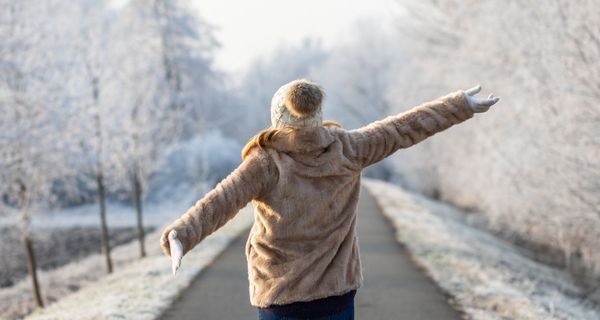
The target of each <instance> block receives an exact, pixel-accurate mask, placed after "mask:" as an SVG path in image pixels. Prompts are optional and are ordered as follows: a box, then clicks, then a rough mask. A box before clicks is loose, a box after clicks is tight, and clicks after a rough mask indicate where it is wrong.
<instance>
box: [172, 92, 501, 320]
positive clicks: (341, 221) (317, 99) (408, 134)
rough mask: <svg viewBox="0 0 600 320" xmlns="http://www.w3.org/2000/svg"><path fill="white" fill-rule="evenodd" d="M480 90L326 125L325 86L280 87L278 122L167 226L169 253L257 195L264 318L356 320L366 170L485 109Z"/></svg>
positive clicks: (249, 252) (252, 274) (251, 260)
mask: <svg viewBox="0 0 600 320" xmlns="http://www.w3.org/2000/svg"><path fill="white" fill-rule="evenodd" d="M480 90H481V87H480V86H477V87H475V88H472V89H470V90H467V91H466V92H463V91H457V92H454V93H451V94H449V95H447V96H445V97H442V98H439V99H436V100H434V101H431V102H429V103H425V104H423V105H421V106H418V107H415V108H413V109H411V110H409V111H408V112H405V113H402V114H399V115H396V116H391V117H388V118H386V119H383V120H381V121H377V122H374V123H371V124H370V125H368V126H365V127H363V128H360V129H357V130H350V131H347V130H344V129H342V128H341V127H340V126H339V125H337V124H336V123H333V122H323V121H322V113H321V102H322V100H323V96H324V94H323V91H322V90H321V88H320V87H319V86H318V85H317V84H315V83H313V82H310V81H307V80H295V81H292V82H290V83H288V84H286V85H284V86H282V87H281V88H280V89H279V90H278V91H277V92H276V93H275V96H274V97H273V100H272V103H271V122H272V127H271V128H269V129H266V130H264V131H262V132H260V133H259V134H258V135H256V136H255V137H254V138H253V139H252V140H250V142H249V143H248V144H247V145H246V147H245V148H244V150H243V152H242V158H243V159H244V161H243V162H242V164H241V165H240V166H239V167H238V168H237V169H236V170H235V171H233V173H231V174H230V175H229V176H228V177H227V178H225V179H224V180H223V181H222V182H221V183H219V184H218V185H217V186H216V187H215V189H213V190H212V191H210V192H209V193H208V194H206V196H205V197H204V198H202V199H201V200H199V201H198V202H197V203H196V204H195V205H194V206H193V207H192V208H190V209H189V210H188V211H187V212H186V213H185V214H183V215H182V216H181V218H179V219H178V220H176V221H175V222H174V223H173V224H172V225H170V226H169V227H167V228H166V229H165V230H164V233H163V236H162V238H161V246H162V247H163V250H164V251H165V254H167V255H170V254H171V253H170V244H169V235H170V238H171V242H172V243H178V242H176V241H177V240H178V241H180V243H181V245H182V246H183V254H185V253H187V252H188V251H189V250H191V249H192V248H193V247H194V246H195V245H197V244H198V243H199V242H200V241H202V239H204V238H205V237H206V236H208V235H209V234H211V233H213V232H214V231H215V230H217V229H218V228H219V227H221V226H222V225H223V224H225V223H226V222H227V221H228V220H229V219H231V218H232V217H233V216H234V215H235V214H236V213H237V212H238V211H239V210H240V209H241V208H243V207H244V206H245V205H246V204H247V203H248V202H250V201H252V203H253V205H254V210H255V221H254V225H253V227H252V230H251V231H250V236H249V239H248V241H247V243H246V257H247V259H248V274H249V280H250V301H251V303H252V305H254V306H256V307H258V308H259V309H258V311H259V319H307V318H308V319H353V318H354V295H355V293H356V290H357V289H358V288H359V287H360V286H361V284H362V280H363V279H362V274H361V263H360V258H359V251H358V245H357V238H356V207H357V202H358V195H359V190H360V176H361V171H362V170H363V169H364V168H365V167H367V166H369V165H372V164H374V163H376V162H378V161H381V160H383V159H384V158H386V157H387V156H389V155H391V154H392V153H394V152H395V151H396V150H398V149H400V148H407V147H410V146H412V145H414V144H416V143H418V142H420V141H422V140H424V139H425V138H427V137H429V136H431V135H433V134H435V133H437V132H440V131H442V130H445V129H447V128H449V127H451V126H452V125H455V124H458V123H460V122H462V121H465V120H467V119H469V118H471V117H472V116H473V113H474V112H485V111H487V110H488V109H489V107H490V106H492V105H493V104H495V103H496V102H497V101H498V98H497V97H494V96H493V95H490V96H489V97H488V98H487V99H477V98H475V97H474V95H475V94H476V93H478V92H479V91H480ZM172 231H173V232H172Z"/></svg>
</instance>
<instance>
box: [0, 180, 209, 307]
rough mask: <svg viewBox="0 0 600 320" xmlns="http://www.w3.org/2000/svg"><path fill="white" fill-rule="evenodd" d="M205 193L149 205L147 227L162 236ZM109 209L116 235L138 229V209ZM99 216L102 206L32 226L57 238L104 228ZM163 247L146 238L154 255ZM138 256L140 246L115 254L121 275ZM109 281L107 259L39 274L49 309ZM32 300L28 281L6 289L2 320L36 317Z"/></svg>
mask: <svg viewBox="0 0 600 320" xmlns="http://www.w3.org/2000/svg"><path fill="white" fill-rule="evenodd" d="M201 191H202V190H194V189H193V188H182V189H181V190H180V192H178V193H177V195H176V196H171V197H170V198H165V199H163V200H162V201H159V202H154V203H146V204H145V206H144V209H145V210H144V224H145V225H146V226H153V227H155V228H157V231H160V230H161V229H162V226H163V225H164V224H166V223H170V222H171V221H173V220H174V219H175V218H177V217H178V216H179V215H180V214H182V213H183V212H185V210H186V209H187V208H189V206H190V205H191V204H193V202H194V200H196V199H197V197H198V194H197V193H200V192H201ZM107 207H108V208H107V213H108V219H107V220H108V224H109V228H113V230H114V228H116V227H124V226H128V227H133V226H135V209H134V208H132V207H127V206H124V205H121V204H118V203H114V202H109V203H108V205H107ZM97 210H98V209H97V205H93V204H89V205H82V206H78V207H74V208H67V209H64V210H61V211H56V212H53V213H48V214H46V215H35V216H33V221H32V222H33V227H34V228H33V229H34V230H33V237H34V238H36V237H37V236H38V234H39V232H36V231H39V229H40V228H44V229H47V230H44V232H45V233H47V232H55V230H56V229H57V228H58V229H60V230H64V228H73V227H90V226H94V227H98V228H99V226H98V224H99V221H98V220H99V218H98V211H97ZM12 223H14V222H11V221H10V220H8V219H5V220H2V221H0V225H2V226H3V227H9V226H11V225H13V224H12ZM63 232H64V231H63ZM0 240H2V241H5V242H4V245H5V247H6V246H9V245H11V244H10V243H8V242H9V241H8V240H7V239H6V234H0ZM38 240H41V239H38ZM13 241H14V239H13ZM157 243H158V240H157V234H149V235H148V236H147V237H146V249H147V251H148V253H149V254H152V252H153V251H156V252H155V253H156V254H158V251H157V250H158V247H157ZM98 245H99V244H98ZM12 246H13V247H14V248H13V250H22V246H21V243H20V242H16V243H12ZM138 251H139V249H138V243H137V241H133V242H131V243H129V244H125V245H122V246H118V247H116V248H113V249H112V252H111V256H112V260H113V265H114V269H115V271H117V272H119V271H120V270H121V269H122V268H124V267H125V266H127V265H129V264H130V263H133V262H136V261H138ZM36 254H40V252H36ZM105 276H106V268H105V261H104V257H103V256H102V255H101V254H91V255H89V256H87V257H85V258H82V259H77V260H76V261H74V262H71V263H68V264H66V265H63V266H61V267H59V268H56V269H53V270H40V271H38V277H39V280H40V285H41V291H42V298H43V299H44V301H45V302H46V304H52V303H54V302H55V301H57V300H59V299H61V298H63V297H65V296H67V295H69V294H72V293H73V292H76V291H78V290H81V289H83V288H85V287H87V286H89V285H93V284H94V283H95V282H96V281H98V280H99V279H102V278H103V277H105ZM31 297H32V296H31V289H30V283H29V279H28V278H25V279H22V280H19V281H17V282H16V283H15V284H14V285H13V286H11V287H7V288H2V289H0V319H20V318H22V317H23V316H25V315H26V314H28V313H30V312H31V311H32V310H33V308H34V303H33V301H32V298H31Z"/></svg>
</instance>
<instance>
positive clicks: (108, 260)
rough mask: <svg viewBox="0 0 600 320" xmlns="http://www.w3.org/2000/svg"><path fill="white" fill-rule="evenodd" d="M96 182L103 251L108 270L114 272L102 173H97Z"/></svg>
mask: <svg viewBox="0 0 600 320" xmlns="http://www.w3.org/2000/svg"><path fill="white" fill-rule="evenodd" d="M96 183H97V186H98V204H99V205H100V230H101V232H102V233H101V238H102V253H103V254H104V256H105V258H106V270H107V272H108V273H112V271H113V266H112V260H111V258H110V243H109V241H108V227H107V226H106V203H105V200H106V199H105V196H104V178H103V177H102V173H100V174H98V175H96Z"/></svg>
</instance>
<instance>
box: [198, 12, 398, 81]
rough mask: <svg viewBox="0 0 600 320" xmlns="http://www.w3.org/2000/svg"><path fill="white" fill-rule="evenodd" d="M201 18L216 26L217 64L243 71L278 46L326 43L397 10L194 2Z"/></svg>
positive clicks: (228, 69)
mask: <svg viewBox="0 0 600 320" xmlns="http://www.w3.org/2000/svg"><path fill="white" fill-rule="evenodd" d="M192 3H193V4H194V5H195V6H196V7H197V9H198V11H199V13H200V15H201V16H202V18H204V19H205V20H206V21H208V22H209V23H212V24H213V25H216V26H217V27H218V28H219V29H218V31H217V33H216V37H217V39H218V40H219V41H220V42H221V44H222V48H221V50H219V51H218V52H217V53H216V60H215V63H216V66H217V67H219V68H221V69H222V70H225V71H229V72H233V73H235V72H239V71H243V70H244V69H245V67H246V66H247V65H248V64H249V62H251V61H252V60H253V59H254V58H256V57H258V56H260V55H265V54H268V53H269V52H271V51H272V50H273V49H274V48H275V47H276V46H277V45H278V44H280V43H288V44H298V43H300V41H301V39H303V38H305V37H314V38H319V39H321V41H322V44H323V45H324V47H326V48H327V47H329V46H330V45H332V43H334V42H335V41H336V40H337V39H339V38H344V37H346V36H348V34H347V28H349V27H350V25H351V23H352V22H353V21H355V20H356V19H362V18H369V17H375V18H376V19H382V20H388V19H390V18H391V17H392V15H394V14H397V13H398V12H399V11H400V8H399V6H398V5H397V4H396V3H395V1H394V0H371V1H367V0H301V1H299V0H296V1H290V0H255V1H251V0H198V1H193V2H192Z"/></svg>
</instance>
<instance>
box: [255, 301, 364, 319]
mask: <svg viewBox="0 0 600 320" xmlns="http://www.w3.org/2000/svg"><path fill="white" fill-rule="evenodd" d="M306 319H309V320H354V304H352V305H351V306H349V307H348V308H346V309H344V310H342V311H340V312H338V313H336V314H332V315H328V316H324V317H319V318H290V317H280V316H276V315H273V314H271V313H269V312H265V311H263V310H261V309H258V320H306Z"/></svg>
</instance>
